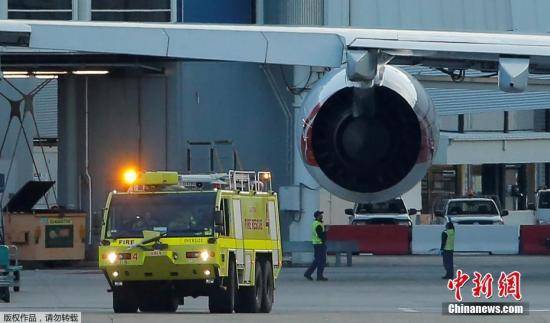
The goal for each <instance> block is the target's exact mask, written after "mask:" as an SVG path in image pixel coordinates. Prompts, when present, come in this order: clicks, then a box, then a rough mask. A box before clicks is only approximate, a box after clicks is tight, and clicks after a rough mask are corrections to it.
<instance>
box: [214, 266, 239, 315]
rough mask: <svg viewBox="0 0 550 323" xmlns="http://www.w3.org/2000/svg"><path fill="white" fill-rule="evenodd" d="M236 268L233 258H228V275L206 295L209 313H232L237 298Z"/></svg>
mask: <svg viewBox="0 0 550 323" xmlns="http://www.w3.org/2000/svg"><path fill="white" fill-rule="evenodd" d="M237 284H238V281H237V269H236V267H235V260H234V259H233V258H231V259H230V260H229V268H228V275H227V277H225V278H224V279H223V280H222V287H219V288H216V289H215V290H213V291H212V293H211V294H210V296H209V297H208V309H209V310H210V313H233V309H234V308H235V301H236V298H237Z"/></svg>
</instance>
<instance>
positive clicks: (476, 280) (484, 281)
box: [447, 269, 522, 302]
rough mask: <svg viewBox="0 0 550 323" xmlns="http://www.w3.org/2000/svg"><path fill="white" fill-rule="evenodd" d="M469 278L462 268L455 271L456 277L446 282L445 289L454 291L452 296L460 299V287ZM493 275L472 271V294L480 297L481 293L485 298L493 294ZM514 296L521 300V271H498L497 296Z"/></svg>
mask: <svg viewBox="0 0 550 323" xmlns="http://www.w3.org/2000/svg"><path fill="white" fill-rule="evenodd" d="M468 280H470V276H469V275H468V274H466V273H464V272H463V271H462V270H460V269H459V270H457V271H456V278H454V279H449V281H448V282H447V289H449V290H450V291H454V297H455V299H456V301H458V302H460V301H462V292H461V289H462V287H464V285H465V284H466V283H467V282H468ZM493 282H494V279H493V275H492V274H491V273H487V274H485V275H482V274H481V273H479V272H477V271H474V276H473V279H472V283H473V284H474V287H473V288H472V296H473V297H476V298H480V297H481V295H484V296H485V298H487V299H489V298H491V297H492V296H493ZM510 296H511V297H514V298H515V299H516V300H518V301H519V300H521V298H522V295H521V273H520V272H518V271H513V272H511V273H509V274H506V273H504V272H501V273H500V277H499V279H498V297H501V298H507V297H510Z"/></svg>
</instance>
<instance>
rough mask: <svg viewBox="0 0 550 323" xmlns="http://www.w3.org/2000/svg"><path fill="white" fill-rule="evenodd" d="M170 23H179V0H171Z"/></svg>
mask: <svg viewBox="0 0 550 323" xmlns="http://www.w3.org/2000/svg"><path fill="white" fill-rule="evenodd" d="M170 22H172V23H176V22H178V0H170Z"/></svg>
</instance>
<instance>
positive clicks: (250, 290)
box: [236, 260, 264, 313]
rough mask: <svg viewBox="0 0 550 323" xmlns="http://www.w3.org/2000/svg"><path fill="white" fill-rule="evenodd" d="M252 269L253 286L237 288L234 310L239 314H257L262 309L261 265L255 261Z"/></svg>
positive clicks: (262, 283) (262, 284)
mask: <svg viewBox="0 0 550 323" xmlns="http://www.w3.org/2000/svg"><path fill="white" fill-rule="evenodd" d="M254 268H255V270H254V271H255V275H254V277H255V281H254V286H246V287H241V288H239V299H238V301H237V308H236V311H237V312H239V313H259V312H260V309H261V307H262V294H263V289H264V288H263V287H264V280H263V275H262V265H261V264H260V261H259V260H256V264H255V267H254Z"/></svg>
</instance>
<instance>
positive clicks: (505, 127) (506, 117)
mask: <svg viewBox="0 0 550 323" xmlns="http://www.w3.org/2000/svg"><path fill="white" fill-rule="evenodd" d="M502 130H503V132H504V133H508V132H510V112H508V111H504V124H503V127H502Z"/></svg>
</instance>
